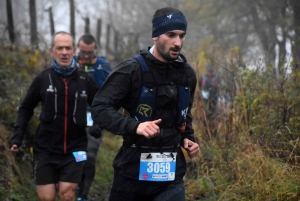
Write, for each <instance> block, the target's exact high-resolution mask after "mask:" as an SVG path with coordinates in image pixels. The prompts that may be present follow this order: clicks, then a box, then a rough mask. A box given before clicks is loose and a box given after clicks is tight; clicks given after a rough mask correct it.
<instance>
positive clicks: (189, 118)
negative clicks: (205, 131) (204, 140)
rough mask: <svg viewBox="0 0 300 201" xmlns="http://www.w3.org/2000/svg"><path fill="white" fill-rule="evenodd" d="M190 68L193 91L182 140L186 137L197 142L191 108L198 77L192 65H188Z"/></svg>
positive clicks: (190, 81)
mask: <svg viewBox="0 0 300 201" xmlns="http://www.w3.org/2000/svg"><path fill="white" fill-rule="evenodd" d="M188 68H189V71H188V81H189V85H190V88H191V91H190V103H189V108H188V112H187V115H186V128H185V131H184V132H183V133H182V141H183V139H184V138H188V139H189V140H191V141H193V142H195V136H194V129H193V127H192V122H193V117H192V112H191V110H192V107H193V100H194V94H195V90H196V85H197V79H196V75H195V71H194V70H193V69H192V67H188Z"/></svg>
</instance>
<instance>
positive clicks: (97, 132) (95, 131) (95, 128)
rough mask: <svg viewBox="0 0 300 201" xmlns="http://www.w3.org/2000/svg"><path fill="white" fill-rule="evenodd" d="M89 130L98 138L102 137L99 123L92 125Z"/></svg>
mask: <svg viewBox="0 0 300 201" xmlns="http://www.w3.org/2000/svg"><path fill="white" fill-rule="evenodd" d="M88 132H89V134H90V135H91V136H93V137H94V138H96V139H97V138H99V137H101V135H102V133H101V128H100V127H99V126H98V125H92V126H91V127H89V129H88Z"/></svg>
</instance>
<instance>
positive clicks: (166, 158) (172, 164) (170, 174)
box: [139, 152, 177, 181]
mask: <svg viewBox="0 0 300 201" xmlns="http://www.w3.org/2000/svg"><path fill="white" fill-rule="evenodd" d="M176 155H177V153H176V152H165V153H141V159H140V173H139V180H143V181H173V180H174V179H175V171H176Z"/></svg>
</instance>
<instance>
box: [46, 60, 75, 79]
mask: <svg viewBox="0 0 300 201" xmlns="http://www.w3.org/2000/svg"><path fill="white" fill-rule="evenodd" d="M52 67H53V69H54V70H55V71H56V72H58V73H59V74H61V75H62V76H64V77H68V76H70V75H71V74H72V73H73V72H74V71H75V70H76V62H75V60H74V59H72V63H71V65H70V66H69V67H67V68H62V67H60V66H59V65H58V63H57V62H56V61H55V60H54V59H52Z"/></svg>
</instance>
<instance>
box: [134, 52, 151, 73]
mask: <svg viewBox="0 0 300 201" xmlns="http://www.w3.org/2000/svg"><path fill="white" fill-rule="evenodd" d="M134 58H135V59H136V60H137V61H138V62H139V63H140V65H141V67H142V70H143V71H149V67H148V65H147V63H146V61H145V59H144V57H143V56H142V55H138V56H136V57H134Z"/></svg>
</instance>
